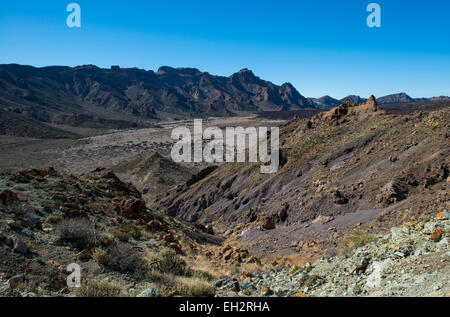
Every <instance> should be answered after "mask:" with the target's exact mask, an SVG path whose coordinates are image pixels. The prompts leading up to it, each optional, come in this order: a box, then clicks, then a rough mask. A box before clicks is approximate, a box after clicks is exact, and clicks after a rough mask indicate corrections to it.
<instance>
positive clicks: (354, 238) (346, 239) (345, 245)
mask: <svg viewBox="0 0 450 317" xmlns="http://www.w3.org/2000/svg"><path fill="white" fill-rule="evenodd" d="M374 240H375V236H374V235H373V234H371V233H368V232H365V231H364V230H362V229H355V230H353V231H352V232H350V233H348V234H346V235H344V236H343V237H342V238H341V241H340V243H339V248H340V251H341V253H342V254H343V255H345V256H350V255H352V253H353V251H354V250H355V249H357V248H360V247H362V246H364V245H366V244H368V243H370V242H372V241H374Z"/></svg>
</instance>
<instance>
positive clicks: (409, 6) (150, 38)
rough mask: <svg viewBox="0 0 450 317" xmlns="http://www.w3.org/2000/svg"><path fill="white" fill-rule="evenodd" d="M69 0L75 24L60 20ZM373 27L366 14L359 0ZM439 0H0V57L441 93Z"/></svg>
mask: <svg viewBox="0 0 450 317" xmlns="http://www.w3.org/2000/svg"><path fill="white" fill-rule="evenodd" d="M70 2H77V3H79V4H80V5H81V9H82V27H81V28H80V29H70V28H68V27H67V26H66V17H67V15H68V13H67V12H66V6H67V5H68V4H69V3H70ZM370 2H377V3H379V4H380V5H381V8H382V27H381V28H379V29H370V28H368V27H367V25H366V18H367V16H368V14H369V13H367V12H366V6H367V4H369V3H370ZM449 20H450V1H448V0H428V1H425V0H421V1H417V0H409V1H407V0H384V1H382V0H369V1H361V0H318V1H312V0H303V1H302V0H278V1H275V0H272V1H266V0H239V1H237V0H205V1H203V0H201V1H197V0H172V1H171V0H159V1H153V0H128V1H118V0H117V1H116V0H114V1H112V0H95V1H94V0H78V1H76V0H41V1H39V0H34V1H31V0H30V1H21V0H15V1H1V4H0V63H19V64H27V65H34V66H48V65H69V66H76V65H82V64H95V65H98V66H101V67H110V66H111V65H120V66H122V67H139V68H145V69H153V70H156V69H158V68H159V67H160V66H163V65H164V66H165V65H167V66H172V67H195V68H199V69H200V70H202V71H208V72H210V73H212V74H217V75H225V76H229V75H231V74H232V73H234V72H236V71H238V70H239V69H241V68H244V67H247V68H249V69H252V70H253V71H254V73H255V74H256V75H258V76H260V77H261V78H263V79H267V80H270V81H273V82H275V83H277V84H281V83H284V82H291V83H292V84H293V85H294V86H295V87H296V88H297V89H298V90H299V91H300V92H301V93H302V94H303V95H305V96H308V97H309V96H314V97H319V96H322V95H325V94H329V95H331V96H333V97H336V98H342V97H344V96H346V95H348V94H358V95H362V96H368V95H370V94H375V95H376V96H381V95H386V94H390V93H396V92H400V91H404V92H406V93H408V94H410V95H411V96H412V97H422V96H425V97H430V96H437V95H450V23H449Z"/></svg>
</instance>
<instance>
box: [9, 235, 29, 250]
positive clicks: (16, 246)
mask: <svg viewBox="0 0 450 317" xmlns="http://www.w3.org/2000/svg"><path fill="white" fill-rule="evenodd" d="M11 241H12V245H13V251H14V252H16V253H20V254H26V253H27V252H28V246H27V245H26V243H25V242H23V241H22V240H20V239H19V238H16V237H13V238H12V239H11Z"/></svg>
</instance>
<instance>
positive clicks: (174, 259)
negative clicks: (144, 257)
mask: <svg viewBox="0 0 450 317" xmlns="http://www.w3.org/2000/svg"><path fill="white" fill-rule="evenodd" d="M151 262H152V264H153V265H155V266H156V267H157V268H158V270H159V271H161V272H163V273H171V274H174V275H185V274H186V273H187V272H188V270H187V268H186V262H185V261H184V260H183V259H182V258H181V257H180V256H179V255H178V254H177V253H176V252H175V250H173V249H170V248H164V249H162V250H161V251H160V252H159V253H158V254H157V255H155V256H153V258H152V260H151Z"/></svg>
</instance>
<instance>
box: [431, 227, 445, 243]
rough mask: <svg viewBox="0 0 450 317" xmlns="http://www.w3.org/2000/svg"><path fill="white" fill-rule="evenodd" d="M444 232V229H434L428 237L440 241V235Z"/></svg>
mask: <svg viewBox="0 0 450 317" xmlns="http://www.w3.org/2000/svg"><path fill="white" fill-rule="evenodd" d="M443 234H444V230H442V229H436V230H435V231H434V232H433V233H432V234H431V237H430V239H431V240H433V241H435V242H439V241H441V238H442V235H443Z"/></svg>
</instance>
